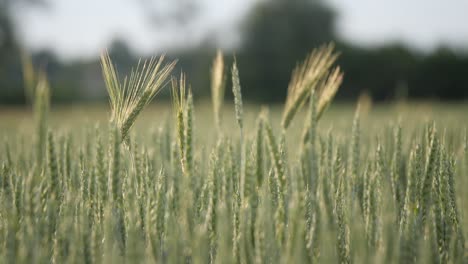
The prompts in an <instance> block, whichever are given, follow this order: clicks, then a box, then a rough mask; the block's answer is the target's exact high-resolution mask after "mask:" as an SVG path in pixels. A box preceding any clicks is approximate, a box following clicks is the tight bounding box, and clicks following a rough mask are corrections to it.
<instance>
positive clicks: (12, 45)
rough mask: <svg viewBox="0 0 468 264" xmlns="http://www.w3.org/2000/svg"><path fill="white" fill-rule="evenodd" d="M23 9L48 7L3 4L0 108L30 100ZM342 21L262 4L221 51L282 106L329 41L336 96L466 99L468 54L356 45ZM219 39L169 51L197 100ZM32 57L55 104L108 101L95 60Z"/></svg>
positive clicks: (251, 89) (128, 58)
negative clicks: (235, 41) (345, 36)
mask: <svg viewBox="0 0 468 264" xmlns="http://www.w3.org/2000/svg"><path fill="white" fill-rule="evenodd" d="M144 2H145V1H142V4H144ZM187 3H192V2H190V1H189V2H187ZM18 4H22V5H36V6H38V7H39V8H45V9H47V8H48V5H47V2H44V1H42V0H0V104H24V103H25V96H24V89H23V86H24V85H23V82H22V73H21V50H22V48H21V47H23V45H22V43H20V41H19V38H17V36H16V34H15V26H14V23H12V21H13V20H12V16H13V11H12V10H14V8H13V7H14V5H18ZM148 10H149V11H148V17H150V18H151V20H152V21H154V22H155V25H156V24H157V23H159V22H158V21H160V20H164V21H166V20H168V19H169V18H165V17H162V18H161V16H159V15H158V13H157V12H155V11H154V10H153V11H151V10H150V9H148ZM187 10H188V11H187ZM190 10H197V9H196V7H195V6H192V5H189V4H187V5H182V7H181V9H180V10H179V11H180V12H176V14H175V15H174V16H171V19H174V20H175V21H177V22H178V23H188V22H187V21H190V16H193V15H194V14H195V15H196V12H191V11H190ZM337 16H338V14H337V13H336V12H335V11H334V10H332V9H331V8H330V7H328V6H327V5H325V4H323V3H322V2H321V1H313V0H310V1H309V0H269V1H260V2H258V3H257V4H256V6H255V8H253V9H252V10H251V12H250V13H249V15H248V16H247V17H246V18H245V19H244V21H243V23H242V25H241V27H240V30H241V34H242V35H241V36H242V39H241V42H240V45H239V46H238V47H235V48H233V49H231V50H227V51H225V52H224V54H225V55H226V59H227V62H228V64H227V65H230V64H229V62H230V61H231V60H232V58H233V55H235V56H236V57H237V61H238V63H239V69H240V75H241V84H242V86H243V93H245V99H246V100H251V101H255V102H265V103H266V102H268V103H269V102H280V101H283V100H284V97H285V95H286V91H287V85H288V82H289V79H290V75H291V72H292V70H293V68H294V66H295V65H296V64H297V63H298V62H300V61H301V60H302V59H303V58H304V57H305V56H306V54H307V53H308V52H309V51H310V50H312V49H313V48H314V47H317V46H319V45H321V44H323V43H327V42H330V41H333V42H335V43H336V46H337V50H338V51H340V52H341V56H340V58H339V61H338V64H339V65H341V67H342V68H343V70H344V72H345V81H344V84H343V87H342V88H341V89H340V92H339V94H338V95H337V98H338V99H341V100H354V99H356V98H357V97H358V96H360V95H361V94H363V93H365V94H368V95H370V96H371V97H372V99H373V100H375V101H387V100H394V99H407V98H408V99H437V100H439V99H440V100H466V99H467V98H468V54H462V53H456V52H454V51H452V50H451V49H448V48H444V47H441V48H439V49H437V50H435V51H432V52H431V53H427V52H426V53H424V52H420V51H417V50H412V49H409V48H407V47H405V46H404V45H402V44H398V43H391V44H388V45H386V46H381V47H374V48H362V47H358V46H355V45H353V44H351V43H347V42H345V41H343V40H340V38H339V37H338V36H337V33H336V29H335V28H336V26H335V23H336V19H337ZM84 37H86V36H84ZM214 38H215V37H213V36H208V37H206V39H205V40H204V41H203V42H202V43H201V44H200V45H198V46H195V47H190V48H178V49H176V50H171V51H170V52H169V53H168V54H167V56H168V57H169V58H170V59H175V58H177V59H178V60H179V63H178V69H177V72H180V71H181V70H182V69H183V71H184V72H186V73H187V75H188V79H189V82H190V84H191V86H192V88H193V89H194V90H195V94H196V95H197V97H201V96H207V95H208V94H209V76H210V74H209V73H210V67H211V62H212V59H213V57H214V54H215V52H216V48H217V47H216V41H215V40H214ZM109 52H110V54H111V57H112V58H113V60H114V61H115V63H116V64H117V65H118V68H119V71H120V72H127V71H129V70H130V69H131V66H132V65H133V64H134V63H135V62H136V61H137V56H136V55H135V54H134V51H133V50H132V49H131V48H129V46H128V45H127V43H126V41H125V40H124V39H115V40H114V41H113V43H112V45H110V47H109ZM32 58H33V62H34V64H35V65H36V66H37V67H42V68H44V69H45V70H46V71H47V73H48V76H49V78H50V82H51V85H52V89H53V102H55V103H68V102H82V101H102V100H105V98H106V97H105V89H104V86H103V81H102V78H101V72H100V65H99V61H98V58H95V59H94V60H92V59H90V60H74V61H61V60H59V59H58V58H57V57H56V56H55V55H54V53H53V52H52V51H50V50H43V51H39V52H35V53H34V54H32ZM228 83H229V82H228ZM165 93H166V95H167V93H168V89H166V91H165ZM227 94H230V93H227Z"/></svg>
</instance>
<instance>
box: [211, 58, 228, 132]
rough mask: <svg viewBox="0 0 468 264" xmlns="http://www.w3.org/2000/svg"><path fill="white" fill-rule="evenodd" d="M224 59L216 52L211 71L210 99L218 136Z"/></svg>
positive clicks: (222, 93) (222, 97)
mask: <svg viewBox="0 0 468 264" xmlns="http://www.w3.org/2000/svg"><path fill="white" fill-rule="evenodd" d="M224 88H225V78H224V59H223V54H222V52H221V51H220V50H218V51H217V52H216V57H215V59H214V60H213V68H212V69H211V98H212V100H213V113H214V121H215V126H216V129H217V131H218V134H219V133H221V110H222V108H223V102H224Z"/></svg>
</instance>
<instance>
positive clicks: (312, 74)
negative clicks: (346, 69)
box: [281, 44, 338, 130]
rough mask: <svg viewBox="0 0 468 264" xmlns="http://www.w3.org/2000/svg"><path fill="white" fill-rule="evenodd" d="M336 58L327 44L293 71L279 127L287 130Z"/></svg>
mask: <svg viewBox="0 0 468 264" xmlns="http://www.w3.org/2000/svg"><path fill="white" fill-rule="evenodd" d="M337 58H338V53H336V52H334V45H333V44H328V45H325V46H322V47H320V48H318V49H315V50H313V51H312V53H310V54H309V56H307V58H306V59H305V60H304V62H303V63H302V64H300V65H299V66H298V67H296V69H295V70H294V71H293V74H292V77H291V82H290V83H289V87H288V96H287V98H286V105H285V108H284V112H283V118H282V122H281V126H282V127H283V129H285V130H286V129H287V128H288V127H289V125H290V124H291V122H292V120H293V119H294V116H295V115H296V113H297V112H298V111H299V110H300V108H301V107H302V106H303V105H304V103H305V102H306V101H307V99H308V98H309V97H310V93H311V91H312V90H313V89H317V87H318V86H319V84H320V83H321V82H322V80H323V79H324V78H326V77H327V75H328V72H329V71H330V68H331V67H332V65H333V63H335V61H336V59H337Z"/></svg>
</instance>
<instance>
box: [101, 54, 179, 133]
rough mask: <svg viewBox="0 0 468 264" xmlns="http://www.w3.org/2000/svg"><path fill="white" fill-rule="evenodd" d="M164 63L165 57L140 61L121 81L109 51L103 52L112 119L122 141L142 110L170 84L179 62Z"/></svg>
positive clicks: (103, 69) (102, 61)
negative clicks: (173, 71)
mask: <svg viewBox="0 0 468 264" xmlns="http://www.w3.org/2000/svg"><path fill="white" fill-rule="evenodd" d="M163 62H164V56H161V57H159V59H156V58H151V59H149V60H146V61H144V62H141V61H140V62H138V65H137V66H136V68H135V69H134V70H132V72H131V74H130V76H129V77H127V76H126V77H125V78H124V81H123V83H122V82H120V79H119V76H118V73H117V70H116V69H115V67H114V65H113V63H112V60H111V58H110V56H109V54H108V53H107V52H105V53H103V54H102V55H101V66H102V74H103V77H104V81H105V84H106V88H107V93H108V94H109V100H110V105H111V112H112V116H111V122H113V123H115V124H116V125H117V127H118V128H119V129H120V133H121V139H122V140H125V139H126V137H127V136H128V133H129V131H130V129H131V128H132V126H133V124H134V123H135V121H136V119H137V117H138V115H139V114H140V113H141V111H142V110H143V109H144V108H145V107H146V106H147V105H148V104H149V103H150V102H151V100H152V99H153V98H154V96H156V94H157V93H158V92H159V91H160V90H161V89H162V88H163V87H164V86H165V85H166V84H167V79H168V77H169V76H170V74H171V72H172V70H173V69H174V67H175V65H176V63H177V62H176V61H172V62H170V63H168V64H166V65H163Z"/></svg>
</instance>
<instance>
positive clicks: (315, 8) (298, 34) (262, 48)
mask: <svg viewBox="0 0 468 264" xmlns="http://www.w3.org/2000/svg"><path fill="white" fill-rule="evenodd" d="M334 21H335V13H334V12H333V10H331V9H330V8H329V7H328V6H326V5H324V4H323V3H322V2H321V1H316V0H269V1H263V2H261V3H259V4H258V5H257V6H256V7H255V8H254V9H253V10H252V13H251V14H250V16H249V17H248V19H247V21H246V23H245V24H244V26H243V31H244V39H243V45H242V50H241V51H240V53H239V57H241V58H240V59H239V64H240V65H239V68H240V69H241V71H242V82H243V84H244V86H245V87H248V89H245V93H246V94H247V97H248V98H255V99H257V100H260V101H278V100H283V99H284V97H285V95H286V91H287V86H288V83H289V80H290V75H291V72H292V69H293V68H294V67H295V65H296V64H297V63H299V62H300V61H301V60H303V59H304V58H305V56H306V55H307V54H308V53H309V52H310V51H311V50H312V49H313V48H315V47H317V46H319V45H321V44H324V43H327V42H329V41H332V40H333V39H334V35H335V34H334Z"/></svg>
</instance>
